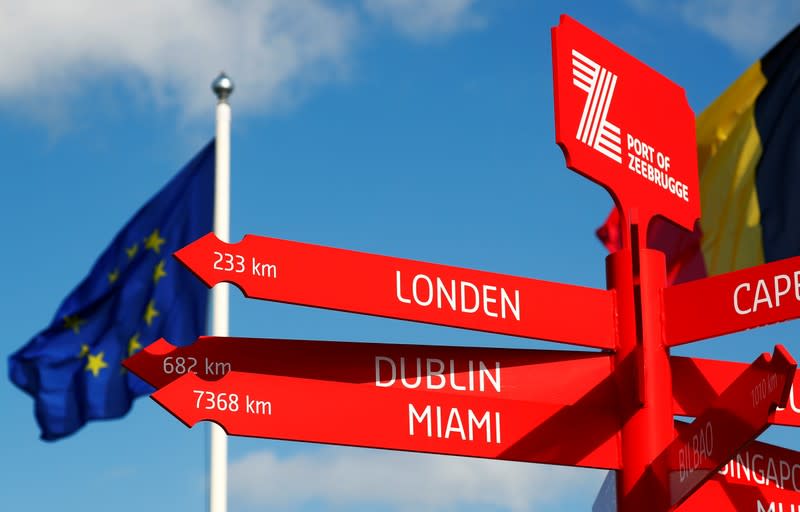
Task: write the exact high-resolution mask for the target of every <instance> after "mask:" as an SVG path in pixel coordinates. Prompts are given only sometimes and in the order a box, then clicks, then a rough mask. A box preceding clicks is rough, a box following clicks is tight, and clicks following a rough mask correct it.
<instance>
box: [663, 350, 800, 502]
mask: <svg viewBox="0 0 800 512" xmlns="http://www.w3.org/2000/svg"><path fill="white" fill-rule="evenodd" d="M796 369H797V363H795V361H794V359H792V356H791V355H789V353H788V352H787V351H786V349H785V348H783V346H781V345H777V346H776V347H775V351H774V353H773V355H772V357H770V355H769V354H766V353H765V354H762V355H761V356H760V357H759V358H758V359H756V360H755V361H754V362H753V363H752V364H751V365H750V367H749V368H748V369H747V370H746V371H745V372H744V373H742V374H741V375H740V376H739V377H738V378H737V379H736V380H735V381H734V382H733V383H732V384H731V385H730V386H729V387H728V388H727V389H726V390H725V391H724V392H723V393H722V394H721V395H720V396H719V398H718V399H717V400H715V401H714V404H713V405H712V406H711V407H710V408H708V409H707V410H706V411H705V412H703V413H702V414H700V415H699V416H698V417H697V418H696V419H695V421H694V422H692V424H691V425H689V426H687V427H686V428H685V429H682V430H681V432H679V433H678V437H677V438H676V439H675V441H673V442H672V444H671V445H670V446H669V447H668V448H667V450H666V452H665V456H666V457H668V463H669V469H670V501H671V504H672V505H673V506H674V505H676V504H678V503H680V502H681V501H683V500H685V499H686V498H687V497H688V496H689V495H691V494H692V493H693V492H694V491H695V490H696V489H697V488H698V487H700V485H702V484H703V482H705V481H706V480H707V479H708V478H710V477H711V476H712V475H713V473H714V472H715V471H717V470H718V469H720V468H721V467H722V466H723V465H724V464H725V463H726V462H728V461H729V460H730V459H731V458H732V457H733V456H734V455H736V453H737V452H738V451H739V450H741V449H742V448H743V447H744V446H746V445H747V444H748V443H749V442H751V441H752V440H753V439H755V438H756V437H758V435H759V434H761V432H763V431H764V430H765V429H766V428H767V426H768V424H769V422H768V420H769V416H770V414H772V412H773V411H774V409H775V407H776V406H785V405H786V401H787V400H788V398H789V390H790V388H791V383H792V379H793V378H794V374H795V370H796Z"/></svg>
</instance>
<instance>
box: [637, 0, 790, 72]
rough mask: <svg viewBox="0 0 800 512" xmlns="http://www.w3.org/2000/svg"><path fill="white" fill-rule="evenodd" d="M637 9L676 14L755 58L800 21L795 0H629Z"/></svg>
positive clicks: (738, 51) (654, 13) (740, 52)
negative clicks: (665, 0)
mask: <svg viewBox="0 0 800 512" xmlns="http://www.w3.org/2000/svg"><path fill="white" fill-rule="evenodd" d="M628 3H629V4H630V5H631V6H633V7H634V8H635V9H637V10H638V11H640V12H644V13H647V14H651V15H654V16H655V15H658V16H663V14H664V13H665V12H668V13H672V14H676V15H677V16H678V17H680V18H681V19H682V20H683V21H684V22H685V23H687V24H688V25H690V26H692V27H695V28H697V29H700V30H702V31H704V32H706V33H708V34H709V35H711V36H712V37H714V38H715V39H718V40H719V41H721V42H722V43H724V44H726V45H727V46H729V47H730V48H731V49H733V50H734V51H736V52H737V53H739V54H740V55H743V56H745V57H747V58H757V57H760V56H761V55H763V54H764V53H765V52H766V51H767V50H769V48H771V47H772V46H773V45H774V44H775V43H777V42H778V41H779V40H780V39H781V38H782V37H783V36H784V35H785V34H786V33H788V32H789V30H791V29H792V28H793V27H794V26H795V25H797V23H798V21H800V2H797V0H670V1H668V2H656V1H655V0H628Z"/></svg>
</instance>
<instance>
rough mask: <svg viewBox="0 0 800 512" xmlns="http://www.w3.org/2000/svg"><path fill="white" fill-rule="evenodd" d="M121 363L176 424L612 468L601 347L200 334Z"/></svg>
mask: <svg viewBox="0 0 800 512" xmlns="http://www.w3.org/2000/svg"><path fill="white" fill-rule="evenodd" d="M178 358H182V359H181V360H180V363H179V362H178ZM165 362H168V368H167V369H166V370H165ZM221 363H222V364H223V365H229V366H223V367H224V368H225V369H226V371H225V372H224V375H223V376H220V375H219V372H218V369H219V368H220V366H219V365H220V364H221ZM178 364H180V365H181V366H182V368H183V370H182V371H183V373H182V375H181V376H179V377H177V378H175V377H176V376H175V372H174V368H175V367H176V366H177V365H178ZM125 365H126V367H128V368H129V369H130V370H131V371H132V372H134V373H136V374H138V375H141V376H142V377H145V378H146V379H147V380H149V381H150V382H152V383H154V384H158V385H163V387H161V389H159V390H158V391H156V392H155V393H154V394H153V395H152V398H153V399H154V400H155V401H156V402H158V403H159V404H161V405H162V406H164V407H165V408H166V409H167V410H169V411H170V412H171V413H172V414H174V415H175V416H176V417H178V418H179V419H180V420H181V421H182V422H184V423H185V424H187V425H189V426H192V425H194V424H195V423H197V422H198V421H201V420H211V421H215V422H217V423H219V424H220V425H222V426H223V427H224V428H225V430H226V431H227V432H228V433H229V434H233V435H240V436H251V437H263V438H272V439H287V440H295V441H310V442H318V443H331V444H342V445H352V446H366V447H373V448H386V449H394V450H407V451H417V452H427V453H442V454H451V455H464V456H472V457H483V458H493V459H505V460H518V461H527V462H544V463H550V464H562V465H572V466H586V467H599V468H614V469H616V468H619V465H620V463H619V434H618V433H619V428H620V425H619V416H618V414H617V407H616V389H615V387H614V385H613V381H612V380H611V378H610V373H611V368H610V356H608V355H605V354H597V353H592V354H588V353H576V352H561V351H523V350H506V349H484V348H460V347H441V346H430V347H427V346H414V345H390V344H372V343H340V342H318V341H299V340H256V339H228V338H201V339H200V340H199V341H198V342H197V343H196V344H195V345H193V346H187V347H183V348H180V349H176V348H175V347H173V346H172V345H170V344H168V343H167V342H165V341H163V340H161V341H159V342H156V343H155V344H154V345H153V346H151V347H148V348H147V349H146V350H145V351H143V352H140V353H139V354H137V355H135V356H133V357H132V358H130V359H128V360H127V361H126V362H125ZM189 366H192V367H193V368H197V369H198V370H202V371H200V373H199V374H198V375H196V374H195V373H192V372H187V371H184V370H186V369H187V368H188V367H189ZM207 368H212V371H211V372H209V371H208V370H207ZM404 369H405V370H404ZM200 375H203V376H204V377H205V378H201V376H200ZM207 379H215V380H207ZM167 382H169V383H167Z"/></svg>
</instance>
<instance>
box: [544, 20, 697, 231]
mask: <svg viewBox="0 0 800 512" xmlns="http://www.w3.org/2000/svg"><path fill="white" fill-rule="evenodd" d="M552 38H553V80H554V99H555V116H556V142H557V143H558V144H559V146H561V148H562V150H563V151H564V155H565V157H566V160H567V167H569V168H570V169H573V170H575V171H577V172H579V173H581V174H583V175H585V176H587V177H589V178H590V179H592V180H594V181H597V182H598V183H600V184H601V185H603V186H605V187H606V188H607V189H608V190H609V191H610V192H611V193H612V195H613V196H614V197H615V198H616V200H617V201H618V203H619V204H620V206H621V207H622V211H623V214H624V215H625V216H626V217H627V218H628V219H629V220H632V221H635V222H638V223H642V224H643V225H646V223H647V221H648V220H649V219H650V218H651V217H652V216H653V215H662V216H664V217H666V218H667V219H669V220H671V221H673V222H675V223H677V224H679V225H681V226H683V227H685V228H687V229H690V230H691V229H693V228H694V222H695V220H696V219H698V218H699V217H700V190H699V188H698V181H699V180H698V175H697V155H696V149H695V128H694V113H693V112H692V110H691V108H690V107H689V104H688V102H687V101H686V95H685V93H684V91H683V89H682V88H681V87H680V86H678V85H677V84H675V83H674V82H672V81H670V80H669V79H667V78H666V77H664V76H663V75H661V74H659V73H657V72H656V71H654V70H653V69H652V68H650V67H648V66H647V65H645V64H643V63H642V62H640V61H639V60H637V59H635V58H633V57H631V56H630V55H628V54H627V53H625V52H624V51H622V50H621V49H620V48H618V47H616V46H614V45H613V44H611V43H610V42H608V41H607V40H605V39H603V38H602V37H600V36H598V35H597V34H595V33H594V32H592V31H591V30H589V29H588V28H586V27H584V26H583V25H581V24H580V23H578V22H577V21H575V20H574V19H572V18H570V17H569V16H565V15H562V16H561V20H560V24H559V25H558V26H557V27H555V28H554V29H553V32H552ZM633 210H635V211H637V212H638V213H637V215H638V218H637V219H632V218H631V213H632V211H633Z"/></svg>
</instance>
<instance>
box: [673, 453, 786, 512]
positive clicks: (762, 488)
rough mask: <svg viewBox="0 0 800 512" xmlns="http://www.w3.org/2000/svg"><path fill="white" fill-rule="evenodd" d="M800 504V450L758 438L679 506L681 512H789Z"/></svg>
mask: <svg viewBox="0 0 800 512" xmlns="http://www.w3.org/2000/svg"><path fill="white" fill-rule="evenodd" d="M798 504H800V453H798V452H796V451H793V450H788V449H786V448H781V447H779V446H773V445H770V444H766V443H760V442H758V441H754V442H752V443H750V445H748V447H747V448H745V449H744V450H742V451H740V452H739V453H737V454H736V456H735V457H734V458H733V459H732V460H731V461H730V462H728V463H727V464H725V465H724V466H722V468H721V469H720V471H719V472H717V473H715V474H714V475H713V476H712V477H711V478H710V479H709V480H708V481H706V483H704V484H703V485H702V486H701V487H700V489H698V490H697V492H695V493H694V494H692V496H690V497H689V498H688V499H687V500H686V501H685V502H683V503H682V504H681V506H680V507H678V509H677V510H678V511H679V512H707V511H709V510H752V511H754V512H758V511H764V512H767V511H770V512H789V511H791V510H796V509H797V506H798Z"/></svg>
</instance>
